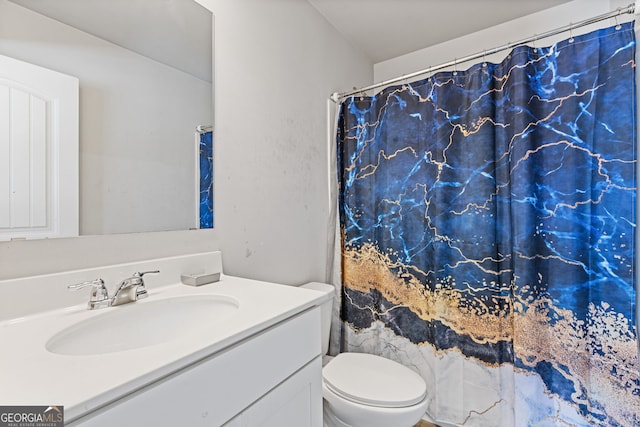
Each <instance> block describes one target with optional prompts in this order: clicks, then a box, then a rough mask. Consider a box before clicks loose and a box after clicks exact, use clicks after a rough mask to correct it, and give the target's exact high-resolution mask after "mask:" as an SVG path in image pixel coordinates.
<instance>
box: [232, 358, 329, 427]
mask: <svg viewBox="0 0 640 427" xmlns="http://www.w3.org/2000/svg"><path fill="white" fill-rule="evenodd" d="M318 370H322V359H321V358H320V357H317V358H316V359H314V360H313V361H312V362H311V363H309V364H308V365H307V366H305V367H304V368H302V369H301V370H300V371H298V372H297V373H296V374H294V375H293V376H291V377H290V378H289V379H288V380H286V381H285V382H284V383H282V384H280V385H279V386H278V387H276V388H275V389H273V390H272V391H270V392H269V393H268V394H266V395H265V396H263V397H262V398H261V399H260V400H258V401H257V402H256V403H254V404H253V405H251V406H250V407H249V408H247V409H246V410H245V411H244V412H243V413H242V414H241V415H240V416H239V417H237V418H234V419H233V420H231V423H228V424H225V427H322V380H321V379H320V380H319V379H318V375H317V372H318ZM238 418H239V419H238Z"/></svg>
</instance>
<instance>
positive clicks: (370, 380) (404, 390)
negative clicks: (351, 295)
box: [302, 282, 428, 427]
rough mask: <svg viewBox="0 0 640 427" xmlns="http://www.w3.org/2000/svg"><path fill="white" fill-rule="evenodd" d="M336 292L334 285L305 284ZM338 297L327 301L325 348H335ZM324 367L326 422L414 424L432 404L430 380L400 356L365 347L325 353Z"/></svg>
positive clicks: (378, 426) (336, 426)
mask: <svg viewBox="0 0 640 427" xmlns="http://www.w3.org/2000/svg"><path fill="white" fill-rule="evenodd" d="M302 287H303V288H307V289H313V290H315V291H320V292H324V293H327V294H331V295H333V292H334V287H333V286H331V285H327V284H325V283H318V282H312V283H307V284H306V285H303V286H302ZM332 304H333V298H329V300H328V302H326V303H325V304H324V305H323V306H322V307H321V309H322V339H323V343H322V349H323V352H324V353H323V354H326V353H327V351H328V350H329V331H330V327H331V308H332ZM323 365H324V368H323V369H322V396H323V398H324V402H323V403H324V405H323V412H324V425H325V426H326V427H412V426H413V425H415V424H416V423H417V422H418V421H420V418H422V416H423V415H424V413H425V411H426V409H427V403H428V400H427V385H426V383H425V382H424V380H423V379H422V377H421V376H420V375H418V374H417V373H415V372H414V371H412V370H411V369H409V368H407V367H406V366H403V365H401V364H399V363H397V362H394V361H392V360H389V359H385V358H383V357H380V356H375V355H372V354H365V353H341V354H339V355H337V356H336V357H334V358H331V357H328V356H325V357H324V360H323Z"/></svg>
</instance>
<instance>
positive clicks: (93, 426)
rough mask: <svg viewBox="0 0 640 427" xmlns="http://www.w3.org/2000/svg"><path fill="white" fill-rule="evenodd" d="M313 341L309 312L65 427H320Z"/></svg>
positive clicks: (316, 337)
mask: <svg viewBox="0 0 640 427" xmlns="http://www.w3.org/2000/svg"><path fill="white" fill-rule="evenodd" d="M320 341H321V339H320V309H319V308H318V307H316V308H313V309H310V310H308V311H305V312H303V313H301V314H299V315H297V316H294V317H293V318H290V319H287V320H284V321H282V322H280V323H278V324H276V325H275V326H272V327H271V328H269V329H266V330H264V331H262V332H260V333H257V334H256V335H254V336H252V337H250V338H248V339H246V340H243V341H241V342H239V343H236V344H235V345H233V346H231V347H229V348H226V349H225V350H223V351H220V352H218V353H216V354H213V355H210V356H209V357H206V358H205V359H203V360H201V361H200V362H198V363H195V364H193V365H190V366H188V367H186V368H185V369H182V370H180V371H178V372H175V373H174V374H172V375H170V376H168V377H166V378H163V379H161V380H159V381H157V382H155V383H152V384H149V385H147V386H146V387H144V388H142V389H141V390H138V391H137V392H135V393H132V394H130V395H128V396H123V397H122V398H121V399H119V400H117V401H115V402H113V403H112V404H110V405H108V406H106V407H104V408H102V409H100V410H97V411H94V412H92V413H90V414H88V415H86V416H84V417H81V418H79V419H77V420H75V421H73V422H71V423H69V424H67V425H69V426H74V427H80V426H81V427H103V426H104V427H106V426H114V425H117V426H122V427H126V426H131V427H134V426H135V427H139V426H154V427H162V426H167V427H169V426H170V427H174V426H190V427H196V426H215V427H219V426H222V425H225V427H254V426H263V427H276V426H277V427H307V426H308V427H322V390H321V387H322V363H321V358H320Z"/></svg>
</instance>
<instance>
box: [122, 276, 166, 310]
mask: <svg viewBox="0 0 640 427" xmlns="http://www.w3.org/2000/svg"><path fill="white" fill-rule="evenodd" d="M149 273H160V270H154V271H143V272H136V273H133V276H131V277H128V278H126V279H124V280H123V281H122V282H120V284H119V285H118V289H116V293H115V294H114V295H113V298H111V305H112V306H114V305H121V304H127V303H130V302H134V301H137V300H139V299H144V298H146V297H147V296H148V294H147V288H145V287H144V280H143V279H142V276H144V275H145V274H149Z"/></svg>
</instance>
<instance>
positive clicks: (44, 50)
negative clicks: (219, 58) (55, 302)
mask: <svg viewBox="0 0 640 427" xmlns="http://www.w3.org/2000/svg"><path fill="white" fill-rule="evenodd" d="M117 4H123V3H122V2H109V1H104V0H56V1H55V2H50V1H46V0H11V1H9V0H0V17H1V19H0V21H1V22H2V36H1V37H0V55H7V56H10V57H14V58H17V59H19V60H22V61H26V62H29V63H32V64H36V65H39V66H42V67H45V68H49V69H52V70H56V71H59V72H62V73H64V74H68V75H71V76H75V77H77V78H78V79H79V82H80V108H81V111H80V123H79V130H80V131H79V144H80V148H79V178H80V179H79V193H80V197H79V200H80V202H79V234H81V235H85V234H111V233H127V232H149V231H163V230H186V229H190V228H198V223H197V222H196V221H195V219H194V218H195V217H196V215H195V211H194V209H196V208H195V207H196V206H197V204H196V203H195V202H196V201H197V200H198V194H197V193H198V191H197V188H193V182H194V181H195V178H196V175H197V173H196V171H195V170H194V168H193V164H194V160H193V159H194V156H195V154H197V151H196V152H195V153H194V149H195V147H194V144H193V135H194V129H196V127H197V126H198V125H199V124H211V123H212V120H213V96H212V95H213V86H212V81H213V80H212V39H213V37H212V27H213V16H212V14H211V12H210V11H209V10H208V9H206V8H204V7H203V6H201V5H200V4H198V3H197V2H196V1H194V0H174V1H171V2H133V3H131V4H127V5H125V8H124V9H123V10H112V8H113V7H114V6H116V5H117ZM47 9H48V10H47ZM136 13H140V14H142V16H139V15H136ZM45 15H46V16H45ZM114 22H115V23H114ZM140 22H144V23H145V25H144V26H142V27H141V26H140ZM185 22H188V23H189V25H188V27H185V25H184V23H185ZM170 26H173V27H174V29H171V28H170ZM132 27H133V28H135V31H129V30H128V29H129V28H132ZM143 30H144V31H143ZM103 33H106V34H103ZM132 34H135V37H133V36H132ZM185 37H186V40H185ZM24 40H29V43H23V41H24ZM179 43H182V44H179ZM122 46H124V47H122ZM168 54H170V57H168V56H167V55H168ZM162 55H164V57H162ZM122 70H126V73H123V72H122ZM140 123H144V124H145V125H144V126H140ZM123 207H126V209H125V208H123Z"/></svg>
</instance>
